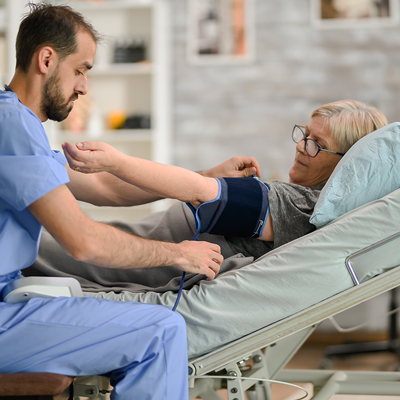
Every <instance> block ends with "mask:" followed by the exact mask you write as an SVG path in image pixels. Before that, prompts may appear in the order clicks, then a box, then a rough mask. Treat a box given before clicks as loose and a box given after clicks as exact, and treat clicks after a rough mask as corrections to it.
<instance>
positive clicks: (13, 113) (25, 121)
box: [0, 91, 69, 291]
mask: <svg viewBox="0 0 400 400" xmlns="http://www.w3.org/2000/svg"><path fill="white" fill-rule="evenodd" d="M66 162H67V160H66V158H65V157H64V155H63V154H62V153H60V152H56V151H53V150H51V148H50V144H49V141H48V139H47V136H46V132H45V130H44V128H43V125H42V123H41V121H40V120H39V119H38V118H37V116H36V115H35V114H34V113H33V112H32V111H31V110H30V109H29V108H27V107H25V106H24V105H23V104H22V103H21V102H20V101H19V100H18V97H17V95H16V94H15V93H13V92H11V91H0V291H1V289H2V287H3V286H4V285H5V284H6V283H8V282H9V281H10V280H13V279H16V278H17V277H18V276H19V270H21V269H23V268H26V267H29V266H30V265H31V264H32V263H33V262H34V261H35V259H36V256H37V252H38V248H39V241H40V235H41V232H42V226H41V225H40V223H39V222H38V221H37V220H36V219H35V218H34V217H33V215H32V214H31V213H30V212H29V211H28V209H27V207H28V206H29V205H30V204H32V203H33V202H35V201H36V200H38V199H39V198H40V197H42V196H44V195H45V194H46V193H48V192H50V191H51V190H53V189H55V188H56V187H58V186H60V185H62V184H65V183H67V182H68V181H69V179H68V173H67V170H66V168H65V164H66Z"/></svg>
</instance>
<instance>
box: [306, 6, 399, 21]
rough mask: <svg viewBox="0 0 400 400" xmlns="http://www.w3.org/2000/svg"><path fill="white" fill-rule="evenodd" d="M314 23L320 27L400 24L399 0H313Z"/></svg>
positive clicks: (312, 13)
mask: <svg viewBox="0 0 400 400" xmlns="http://www.w3.org/2000/svg"><path fill="white" fill-rule="evenodd" d="M311 20H312V24H313V25H314V26H316V27H319V28H358V27H376V26H381V27H384V26H388V27H390V26H395V25H397V24H398V2H397V0H311Z"/></svg>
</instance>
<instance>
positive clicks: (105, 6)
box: [59, 0, 154, 12]
mask: <svg viewBox="0 0 400 400" xmlns="http://www.w3.org/2000/svg"><path fill="white" fill-rule="evenodd" d="M59 3H64V4H65V1H64V2H61V1H60V2H59ZM153 3H154V0H104V1H69V2H68V5H69V6H71V7H72V8H75V9H77V10H79V11H81V12H83V11H107V10H116V9H130V8H141V7H150V6H151V5H152V4H153Z"/></svg>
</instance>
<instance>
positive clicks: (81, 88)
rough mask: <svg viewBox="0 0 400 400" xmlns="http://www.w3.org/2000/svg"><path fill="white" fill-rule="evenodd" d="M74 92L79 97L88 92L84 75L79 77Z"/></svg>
mask: <svg viewBox="0 0 400 400" xmlns="http://www.w3.org/2000/svg"><path fill="white" fill-rule="evenodd" d="M75 92H76V93H78V94H80V95H85V94H87V92H88V82H87V77H86V75H83V76H81V77H80V79H79V82H78V84H77V85H76V86H75Z"/></svg>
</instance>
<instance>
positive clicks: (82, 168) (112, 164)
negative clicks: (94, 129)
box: [62, 142, 122, 173]
mask: <svg viewBox="0 0 400 400" xmlns="http://www.w3.org/2000/svg"><path fill="white" fill-rule="evenodd" d="M62 148H63V151H64V154H65V157H66V158H67V161H68V164H69V166H70V167H71V169H73V170H74V171H79V172H84V173H94V172H102V171H106V172H111V173H112V172H113V171H115V170H117V169H118V167H119V164H120V162H121V155H122V153H120V152H119V151H118V150H116V149H115V148H114V147H112V146H110V145H108V144H107V143H103V142H80V143H77V144H76V146H74V145H72V144H71V143H68V142H67V143H64V144H63V145H62Z"/></svg>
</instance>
